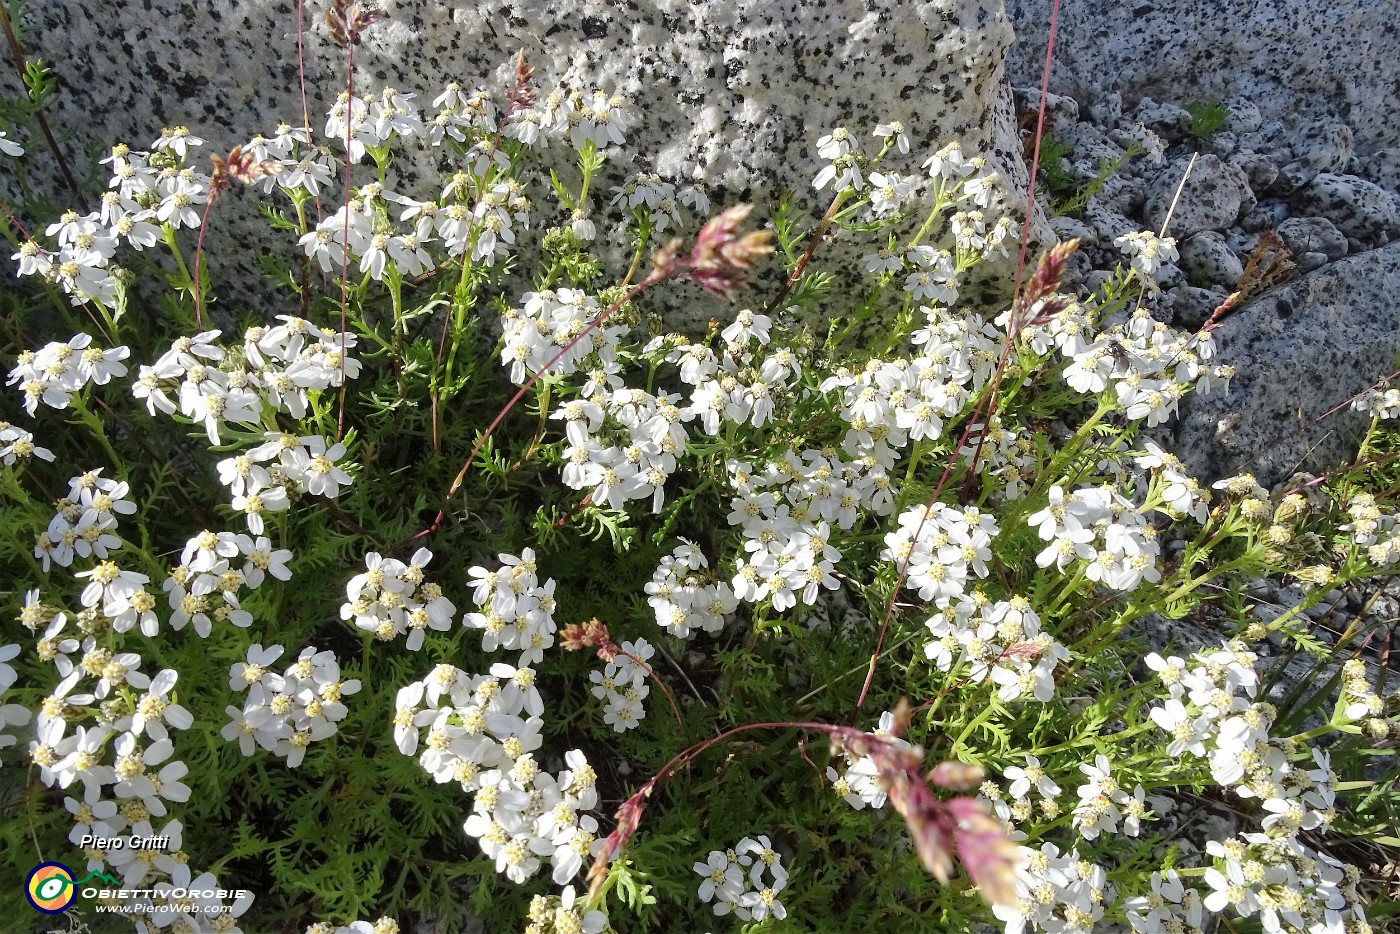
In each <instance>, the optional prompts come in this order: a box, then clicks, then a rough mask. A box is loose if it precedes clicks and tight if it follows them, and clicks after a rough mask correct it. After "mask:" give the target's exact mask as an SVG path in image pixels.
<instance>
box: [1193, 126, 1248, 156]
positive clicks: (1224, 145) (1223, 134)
mask: <svg viewBox="0 0 1400 934" xmlns="http://www.w3.org/2000/svg"><path fill="white" fill-rule="evenodd" d="M1239 148H1240V139H1239V137H1238V136H1236V135H1235V134H1234V133H1231V132H1229V131H1227V130H1221V131H1220V132H1218V133H1212V134H1211V135H1210V136H1209V137H1208V138H1207V139H1204V140H1202V141H1201V151H1202V152H1208V153H1211V154H1213V155H1217V156H1219V157H1220V158H1222V159H1229V158H1230V156H1231V155H1233V154H1234V152H1235V150H1236V149H1239Z"/></svg>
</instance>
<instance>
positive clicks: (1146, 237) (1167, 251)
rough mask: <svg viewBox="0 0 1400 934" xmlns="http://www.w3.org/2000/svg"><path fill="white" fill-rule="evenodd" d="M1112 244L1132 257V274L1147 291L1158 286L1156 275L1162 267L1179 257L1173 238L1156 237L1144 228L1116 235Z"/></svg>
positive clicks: (1154, 289)
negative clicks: (1119, 235)
mask: <svg viewBox="0 0 1400 934" xmlns="http://www.w3.org/2000/svg"><path fill="white" fill-rule="evenodd" d="M1113 245H1114V246H1116V247H1118V249H1119V250H1120V251H1122V252H1123V253H1126V254H1127V255H1128V256H1130V257H1132V269H1133V275H1134V277H1135V278H1136V279H1137V280H1138V282H1139V283H1141V284H1142V287H1143V288H1145V289H1147V290H1148V291H1149V292H1156V291H1157V290H1158V289H1159V288H1160V285H1159V284H1158V281H1157V277H1158V275H1159V274H1161V273H1162V272H1163V269H1162V267H1163V266H1164V265H1167V264H1169V263H1175V262H1176V261H1177V260H1179V259H1181V254H1179V253H1178V252H1177V251H1176V240H1175V239H1174V238H1172V237H1158V236H1156V235H1155V234H1153V233H1151V232H1150V231H1146V230H1134V231H1130V232H1128V233H1125V234H1123V235H1122V236H1121V237H1116V238H1115V239H1114V241H1113Z"/></svg>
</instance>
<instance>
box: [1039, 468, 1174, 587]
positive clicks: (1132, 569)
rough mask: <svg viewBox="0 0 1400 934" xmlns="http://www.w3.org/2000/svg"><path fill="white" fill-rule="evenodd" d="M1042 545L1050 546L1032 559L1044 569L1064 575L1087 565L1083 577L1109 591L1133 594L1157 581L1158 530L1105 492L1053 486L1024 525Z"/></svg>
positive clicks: (1120, 498)
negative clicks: (1069, 490)
mask: <svg viewBox="0 0 1400 934" xmlns="http://www.w3.org/2000/svg"><path fill="white" fill-rule="evenodd" d="M1026 521H1027V522H1028V523H1029V524H1030V526H1031V527H1032V528H1034V529H1035V530H1036V534H1038V535H1039V536H1040V539H1041V541H1044V542H1049V544H1048V545H1047V546H1046V547H1045V549H1044V550H1043V551H1041V552H1040V554H1038V555H1037V556H1036V559H1035V562H1036V564H1037V565H1038V566H1040V567H1042V568H1044V567H1049V566H1050V565H1052V564H1053V565H1055V567H1056V568H1058V569H1059V570H1060V571H1064V570H1065V569H1066V567H1068V566H1069V565H1070V564H1071V563H1076V562H1079V561H1083V562H1086V564H1085V565H1084V567H1083V569H1082V570H1083V573H1084V575H1085V576H1086V577H1087V578H1088V579H1089V580H1091V581H1096V582H1102V583H1103V584H1105V585H1106V586H1108V587H1112V588H1113V589H1114V590H1132V589H1133V588H1135V587H1136V586H1137V585H1138V584H1140V583H1141V582H1142V581H1144V580H1146V581H1151V582H1153V583H1155V582H1156V581H1159V580H1161V578H1162V574H1161V571H1159V570H1158V569H1157V558H1158V557H1159V556H1160V554H1161V545H1160V544H1159V543H1158V541H1157V530H1156V529H1155V528H1154V527H1153V526H1152V524H1151V523H1150V522H1149V521H1148V519H1147V518H1146V517H1145V516H1143V514H1142V512H1141V511H1139V510H1138V508H1137V507H1136V506H1135V505H1134V504H1133V502H1132V501H1131V500H1129V499H1127V498H1125V497H1123V496H1121V495H1120V494H1118V493H1115V492H1114V491H1113V490H1112V489H1110V488H1108V487H1107V486H1102V487H1086V488H1084V489H1081V490H1075V491H1074V492H1072V493H1069V494H1066V493H1065V491H1064V490H1063V489H1062V488H1060V487H1059V486H1052V487H1051V488H1050V493H1049V504H1048V505H1047V506H1046V507H1045V508H1044V509H1041V510H1039V511H1038V512H1035V513H1032V514H1031V515H1030V516H1029V517H1028V519H1027V520H1026Z"/></svg>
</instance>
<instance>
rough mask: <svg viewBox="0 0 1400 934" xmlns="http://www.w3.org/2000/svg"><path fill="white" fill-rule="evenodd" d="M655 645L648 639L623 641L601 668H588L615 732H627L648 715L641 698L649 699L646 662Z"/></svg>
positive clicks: (594, 687) (604, 715)
mask: <svg viewBox="0 0 1400 934" xmlns="http://www.w3.org/2000/svg"><path fill="white" fill-rule="evenodd" d="M654 654H656V649H654V648H652V647H651V645H650V644H649V643H648V642H647V641H646V640H645V639H638V640H637V641H636V642H624V643H622V645H621V646H619V647H618V650H617V651H616V652H615V653H613V657H612V658H610V659H608V663H607V664H606V665H605V666H604V667H603V670H602V671H592V672H589V675H588V678H589V680H590V681H592V682H593V688H592V690H593V696H594V697H599V698H602V699H603V701H604V703H605V706H604V708H603V722H604V723H606V724H607V725H608V726H611V727H612V728H613V730H614V731H615V732H618V733H625V732H627V731H628V730H632V729H636V728H637V726H638V725H640V724H641V722H642V720H643V719H644V718H645V717H646V715H647V712H646V708H645V707H643V706H642V701H644V700H646V699H647V695H649V694H650V693H651V688H650V687H649V686H648V685H647V683H646V680H647V675H648V673H649V670H648V665H647V662H648V661H650V659H651V657H652V655H654Z"/></svg>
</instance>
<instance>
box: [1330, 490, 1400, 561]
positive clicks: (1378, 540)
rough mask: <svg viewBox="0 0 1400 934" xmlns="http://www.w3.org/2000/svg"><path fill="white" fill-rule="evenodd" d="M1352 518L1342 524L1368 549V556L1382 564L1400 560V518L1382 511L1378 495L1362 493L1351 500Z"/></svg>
mask: <svg viewBox="0 0 1400 934" xmlns="http://www.w3.org/2000/svg"><path fill="white" fill-rule="evenodd" d="M1347 515H1349V516H1351V521H1350V522H1348V523H1347V524H1346V525H1343V526H1342V527H1341V531H1343V532H1350V533H1351V540H1352V543H1353V544H1355V545H1358V546H1360V547H1362V548H1364V549H1366V560H1367V561H1369V562H1370V563H1371V564H1372V565H1374V566H1376V567H1378V568H1384V567H1389V566H1390V565H1393V564H1396V563H1397V562H1400V521H1397V519H1396V517H1395V516H1393V515H1387V514H1386V513H1383V512H1381V510H1380V507H1378V506H1377V505H1376V498H1375V497H1374V496H1372V495H1371V494H1369V493H1358V494H1357V495H1356V496H1353V497H1352V498H1351V502H1350V503H1348V504H1347Z"/></svg>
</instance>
